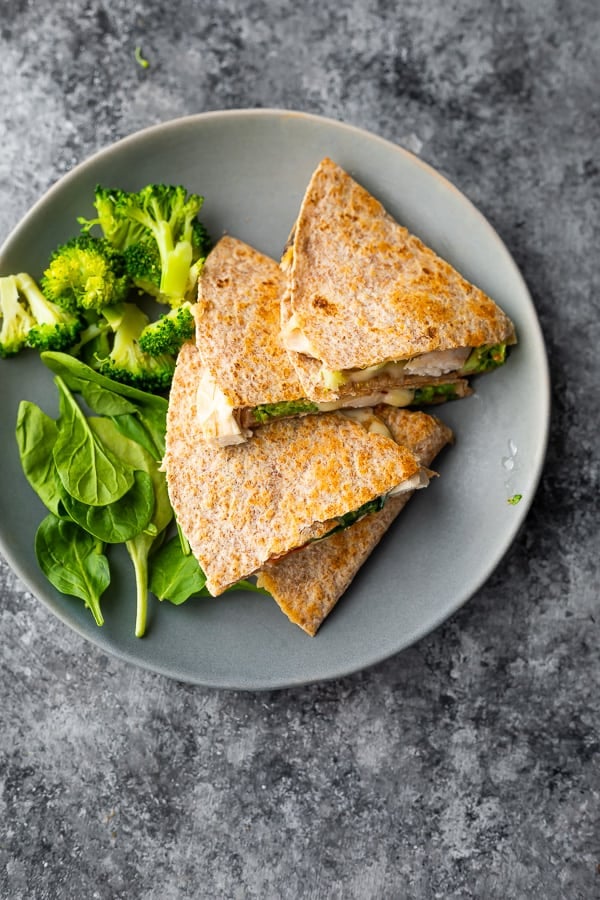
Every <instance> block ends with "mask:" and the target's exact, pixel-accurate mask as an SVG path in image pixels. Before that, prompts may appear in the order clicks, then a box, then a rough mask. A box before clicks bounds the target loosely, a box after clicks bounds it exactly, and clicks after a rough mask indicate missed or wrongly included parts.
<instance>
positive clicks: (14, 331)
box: [0, 275, 35, 358]
mask: <svg viewBox="0 0 600 900" xmlns="http://www.w3.org/2000/svg"><path fill="white" fill-rule="evenodd" d="M0 314H1V316H2V324H1V327H0V358H5V357H7V356H14V355H15V353H18V352H19V350H22V349H23V347H25V346H27V335H28V334H29V332H30V331H31V329H32V328H33V326H34V325H35V319H34V318H33V316H32V315H31V313H30V312H29V310H28V308H27V307H26V306H25V305H24V304H23V303H22V302H21V299H20V298H19V288H18V285H17V279H16V277H15V276H14V275H6V276H4V277H3V278H0Z"/></svg>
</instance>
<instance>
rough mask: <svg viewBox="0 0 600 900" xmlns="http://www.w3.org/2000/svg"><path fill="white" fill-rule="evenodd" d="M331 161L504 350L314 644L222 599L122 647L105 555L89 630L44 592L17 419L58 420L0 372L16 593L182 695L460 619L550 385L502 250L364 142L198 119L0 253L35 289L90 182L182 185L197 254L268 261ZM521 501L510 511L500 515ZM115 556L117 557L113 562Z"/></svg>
mask: <svg viewBox="0 0 600 900" xmlns="http://www.w3.org/2000/svg"><path fill="white" fill-rule="evenodd" d="M324 156H330V157H331V158H332V159H334V160H335V161H336V162H337V163H339V164H340V165H341V166H342V167H343V168H345V169H346V170H347V171H348V172H350V174H352V175H353V176H354V177H355V178H356V179H357V180H358V181H359V182H360V183H361V184H363V185H364V186H365V187H366V188H368V189H369V190H370V191H371V192H372V193H373V194H374V195H375V196H376V197H377V198H378V199H380V200H381V201H382V202H383V204H384V206H386V208H387V209H388V210H389V212H390V213H391V214H392V215H393V216H394V217H395V218H396V219H397V220H398V221H400V222H401V223H402V224H404V225H406V226H407V227H408V228H410V229H411V230H412V231H414V232H415V233H416V234H417V235H418V236H419V237H421V238H422V239H423V240H424V241H425V242H426V243H427V244H429V245H430V246H432V247H433V248H434V249H435V250H436V251H437V252H438V253H439V254H440V255H441V256H443V257H444V258H445V259H447V260H448V261H449V262H451V263H452V264H453V265H454V266H456V268H458V269H459V271H461V272H462V274H463V275H464V276H465V277H466V278H468V279H469V280H471V281H473V282H474V283H475V284H477V285H478V286H480V287H481V288H482V289H483V290H485V291H486V292H487V293H488V294H490V296H492V297H493V298H494V299H495V300H496V301H497V302H498V303H499V304H500V306H501V307H503V308H504V309H505V310H506V312H507V313H508V314H509V315H510V316H511V317H512V319H513V321H514V322H515V324H516V327H517V333H518V336H519V344H518V346H517V347H516V348H514V350H513V352H512V353H511V355H510V358H509V360H508V362H507V364H506V365H505V366H504V367H503V368H501V369H500V370H498V371H497V372H494V373H492V374H490V375H487V376H483V377H481V378H480V379H479V380H478V381H477V384H476V388H477V390H476V394H475V396H473V397H471V398H469V399H466V400H461V401H458V402H456V403H454V404H448V405H446V406H444V407H440V408H438V409H437V410H436V412H437V413H438V414H440V416H441V417H442V418H443V419H444V420H445V421H446V422H447V423H448V424H449V425H450V426H451V427H452V428H453V429H454V431H455V434H456V444H455V445H454V446H453V447H452V448H449V449H447V450H445V451H444V453H443V455H442V456H441V457H440V458H439V461H438V463H437V470H438V471H439V472H440V474H441V477H440V478H439V479H436V480H435V481H434V482H433V483H432V484H431V486H430V487H429V488H428V489H427V490H426V491H423V492H421V493H420V494H419V495H417V496H416V497H415V498H413V499H412V500H411V502H410V503H409V504H408V506H407V508H406V509H405V510H404V511H403V513H402V514H401V516H400V517H399V518H398V520H397V521H396V523H395V525H394V526H393V527H392V529H391V530H390V532H389V533H388V534H387V535H386V538H385V539H384V540H383V541H382V543H381V544H380V545H379V547H378V548H377V549H376V551H375V552H374V553H373V555H372V556H371V558H370V559H369V560H368V562H367V564H366V565H365V566H363V568H362V570H361V571H360V572H359V574H358V576H357V577H356V579H355V580H354V582H353V584H352V586H351V587H350V589H349V590H348V591H347V593H346V594H345V595H344V597H343V598H342V599H341V600H340V602H339V603H338V605H337V607H336V609H335V610H334V611H333V612H332V614H331V615H330V616H329V618H328V619H327V620H326V621H325V623H324V624H323V626H322V628H321V630H320V631H319V632H318V634H317V636H316V637H315V638H310V637H308V636H307V635H305V634H304V632H302V631H301V630H300V629H299V628H298V627H297V626H295V625H292V624H291V623H290V622H288V620H287V619H286V618H285V616H284V615H283V614H282V613H281V612H280V611H279V608H278V607H277V606H276V604H275V603H274V602H273V600H271V598H270V597H267V596H262V595H256V594H245V593H244V594H242V593H239V594H225V595H224V596H222V597H220V598H215V599H213V598H210V599H206V598H202V599H192V600H189V601H188V602H187V603H186V604H184V605H183V606H180V607H174V606H172V605H171V604H169V603H168V602H164V603H162V604H159V603H158V602H157V601H156V602H154V603H153V604H151V614H150V622H149V629H148V634H147V636H146V637H145V638H143V639H141V640H140V639H137V638H135V637H134V634H133V629H134V620H135V592H134V581H133V575H132V572H131V571H130V568H129V563H128V560H127V558H126V556H125V555H124V554H119V553H117V554H116V560H115V566H114V574H113V582H112V584H111V587H110V588H109V590H108V592H107V593H106V594H105V596H104V601H103V604H102V607H103V612H104V615H105V619H106V622H105V625H104V626H103V627H102V628H98V627H97V626H96V625H95V624H94V621H93V619H92V617H91V615H90V613H89V612H88V610H86V609H85V608H84V606H83V603H82V602H81V601H79V600H77V599H75V598H72V597H66V596H63V595H61V594H59V593H58V592H56V591H55V590H54V589H53V588H52V587H51V586H50V585H49V584H48V582H47V581H46V580H45V578H44V576H43V575H42V574H41V572H40V571H39V569H38V567H37V563H36V560H35V556H34V552H33V540H34V534H35V531H36V528H37V525H38V523H39V522H40V521H41V519H42V518H43V517H44V515H45V510H44V508H43V506H42V505H41V503H40V502H39V501H38V499H37V497H36V496H35V495H34V493H33V492H32V490H31V488H30V487H29V485H28V484H27V482H26V481H25V478H24V476H23V475H22V472H21V468H20V463H19V458H18V454H17V449H16V443H15V438H14V423H15V421H16V414H17V407H18V404H19V401H20V400H22V399H28V400H33V401H35V402H37V403H38V404H39V405H41V406H42V408H43V409H45V410H46V412H48V413H49V414H51V415H56V412H57V400H56V390H55V387H54V385H53V382H52V377H51V375H50V373H49V371H48V370H47V369H46V368H45V367H44V366H43V365H42V363H41V362H40V360H39V359H38V357H37V355H36V354H35V353H33V352H25V353H22V354H21V355H20V356H19V357H16V358H14V359H11V360H5V361H1V362H0V366H1V374H2V391H1V392H0V415H1V421H2V423H3V424H2V429H1V431H0V453H1V455H2V461H3V464H2V469H1V488H2V489H1V490H0V523H1V524H0V547H1V549H2V552H3V554H4V555H5V557H6V559H7V560H8V562H9V563H10V565H11V566H12V567H13V568H14V570H15V571H16V572H17V574H18V575H19V576H20V578H21V579H22V580H23V581H24V582H25V584H26V585H27V586H28V588H29V589H30V590H31V591H32V592H33V593H34V594H35V595H36V596H37V597H39V598H40V599H41V600H42V601H44V603H46V604H47V605H48V606H49V607H50V609H51V610H52V611H53V612H54V613H55V614H56V615H57V616H58V617H59V618H60V619H62V621H63V622H65V623H66V624H67V625H69V626H70V627H71V628H73V629H74V630H75V631H77V632H78V633H79V634H81V635H83V636H84V637H86V638H88V639H89V640H91V641H93V642H94V643H96V644H97V645H99V646H100V647H101V648H102V649H103V650H105V651H107V652H109V653H114V654H115V655H117V656H119V657H121V658H123V659H125V660H128V661H129V662H132V663H135V664H138V665H141V666H144V667H146V668H148V669H151V670H153V671H155V672H161V673H163V674H165V675H168V676H171V677H173V678H177V679H179V680H182V681H187V682H192V683H197V684H202V685H211V686H218V687H228V688H242V689H244V688H245V689H257V688H277V687H284V686H289V685H294V684H302V683H306V682H312V681H317V680H322V679H328V678H333V677H337V676H341V675H345V674H347V673H350V672H353V671H356V670H358V669H361V668H363V667H365V666H369V665H371V664H373V663H376V662H378V661H380V660H382V659H384V658H386V657H388V656H390V655H391V654H393V653H396V652H397V651H399V650H401V649H402V648H403V647H406V646H408V645H409V644H411V643H412V642H413V641H415V640H417V639H418V638H420V637H421V636H423V635H424V634H426V633H427V632H429V631H430V630H431V629H433V628H435V627H436V626H437V625H438V624H439V623H440V622H442V621H443V620H444V619H445V618H446V617H447V616H448V615H450V614H451V613H452V612H454V611H455V610H456V609H457V608H458V607H460V606H461V604H463V603H464V602H465V601H466V600H467V599H468V598H469V597H470V596H471V595H472V594H473V593H474V592H475V591H476V590H477V589H478V588H479V587H480V586H481V585H482V584H483V583H484V582H485V580H486V579H487V578H488V576H489V575H490V573H491V572H492V570H493V569H494V567H495V566H496V565H497V564H498V562H499V561H500V559H501V558H502V556H503V555H504V554H505V552H506V550H507V549H508V547H509V545H510V544H511V542H512V540H513V538H514V537H515V535H516V533H517V530H518V528H519V526H520V525H521V523H522V522H523V520H524V518H525V515H526V513H527V510H528V508H529V506H530V504H531V501H532V499H533V495H534V492H535V489H536V487H537V483H538V480H539V476H540V473H541V469H542V465H543V459H544V454H545V449H546V441H547V433H548V420H549V378H548V366H547V359H546V353H545V348H544V343H543V338H542V335H541V331H540V327H539V323H538V320H537V317H536V313H535V310H534V308H533V304H532V301H531V298H530V296H529V293H528V291H527V288H526V286H525V284H524V282H523V279H522V278H521V275H520V274H519V271H518V270H517V267H516V266H515V263H514V262H513V260H512V258H511V256H510V255H509V253H508V251H507V249H506V247H505V246H504V244H503V243H502V241H501V240H500V238H499V237H498V235H497V234H496V233H495V231H494V230H493V229H492V227H491V226H490V225H489V223H488V222H487V221H486V220H485V219H484V217H483V216H482V215H481V214H480V213H479V212H478V211H477V210H476V209H475V208H474V206H473V205H472V204H471V203H470V202H469V200H467V199H466V198H465V197H464V196H463V195H462V194H461V193H460V192H459V191H458V190H457V189H456V188H454V187H453V186H452V185H451V184H449V183H448V182H447V181H446V180H445V179H444V178H442V177H441V176H440V175H439V174H438V173H436V172H435V171H434V170H433V169H432V168H430V167H429V166H427V165H425V164H424V163H422V162H421V161H420V160H419V159H417V158H416V157H414V156H412V155H411V154H410V153H408V152H406V151H405V150H403V149H401V148H399V147H397V146H396V145H394V144H392V143H389V142H387V141H385V140H382V139H381V138H378V137H375V136H374V135H372V134H369V133H367V132H365V131H362V130H359V129H357V128H354V127H351V126H348V125H344V124H341V123H339V122H335V121H331V120H328V119H323V118H320V117H317V116H312V115H306V114H304V113H296V112H289V111H283V110H240V111H228V112H212V113H206V114H203V115H198V116H192V117H190V118H185V119H179V120H176V121H172V122H167V123H165V124H163V125H159V126H156V127H153V128H149V129H147V130H145V131H142V132H139V133H137V134H134V135H132V136H130V137H128V138H126V139H124V140H121V141H119V142H118V143H117V144H115V145H114V146H112V147H109V148H108V149H106V150H103V151H102V152H100V153H97V154H96V155H95V156H93V157H92V158H91V159H89V160H87V161H86V162H84V163H82V164H81V165H79V166H78V167H77V168H75V169H74V170H73V171H71V172H69V174H68V175H66V176H65V177H63V178H62V179H61V180H60V181H59V182H58V183H57V184H56V185H54V187H53V188H52V189H51V190H50V191H48V193H47V194H46V195H45V196H44V197H43V198H42V199H41V200H40V201H39V202H38V203H37V204H36V205H35V206H34V207H33V209H32V210H31V211H30V212H29V213H28V215H27V216H26V217H25V218H24V220H23V221H22V222H21V224H20V225H19V226H18V227H17V228H16V229H15V231H14V232H13V234H12V235H11V236H10V238H9V239H8V240H7V241H6V243H5V245H4V246H3V248H2V250H1V251H0V274H8V273H16V272H19V271H28V272H29V273H30V274H32V275H33V276H34V277H39V275H40V274H41V272H42V271H43V268H44V266H45V263H46V261H47V259H48V256H49V254H50V252H51V251H52V250H53V249H54V248H55V247H56V246H57V245H58V244H60V243H62V242H63V241H65V240H66V239H68V238H69V237H71V236H72V235H74V234H76V233H77V232H78V225H77V216H81V215H83V216H86V217H92V216H93V214H94V209H93V195H94V187H95V185H96V184H97V183H101V184H105V185H108V186H118V187H122V188H125V189H138V188H140V187H142V186H143V185H145V184H148V183H150V182H165V183H179V184H184V185H185V186H186V187H187V188H188V190H190V191H197V192H198V193H201V194H203V195H204V196H205V198H206V200H205V205H204V209H203V213H202V218H203V221H204V222H205V223H206V225H207V226H208V228H209V231H210V233H211V235H212V236H213V238H217V237H218V236H219V235H220V234H221V233H223V232H229V233H231V234H233V235H235V236H237V237H239V238H242V239H243V240H245V241H247V242H248V243H250V244H252V245H254V246H255V247H256V248H257V249H259V250H261V251H263V252H265V253H268V254H270V255H271V256H273V257H275V258H278V257H279V255H280V253H281V251H282V248H283V246H284V243H285V240H286V238H287V235H288V234H289V231H290V228H291V226H292V224H293V222H294V220H295V217H296V214H297V211H298V208H299V204H300V201H301V199H302V196H303V193H304V190H305V187H306V185H307V183H308V180H309V178H310V175H311V173H312V171H313V169H314V168H315V167H316V165H317V163H318V162H319V161H320V160H321V159H322V157H324ZM517 493H519V494H522V495H523V496H522V500H521V501H520V503H518V504H517V505H511V504H510V503H508V498H509V497H511V496H513V495H514V494H517ZM118 549H119V551H120V549H121V548H118Z"/></svg>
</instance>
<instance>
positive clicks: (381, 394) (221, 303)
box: [194, 236, 469, 446]
mask: <svg viewBox="0 0 600 900" xmlns="http://www.w3.org/2000/svg"><path fill="white" fill-rule="evenodd" d="M285 283H286V282H285V277H284V275H283V273H282V271H281V269H280V267H279V265H278V264H277V263H276V262H275V261H274V260H272V259H270V258H269V257H268V256H265V255H264V254H262V253H259V252H258V250H255V249H254V248H253V247H250V246H248V244H245V243H243V242H242V241H240V240H237V239H236V238H234V237H230V236H225V237H223V238H221V240H220V241H219V242H218V243H217V244H216V246H215V247H214V248H213V250H212V251H211V253H210V254H209V255H208V257H207V259H206V262H205V264H204V268H203V270H202V274H201V276H200V278H199V282H198V302H197V304H195V307H194V315H195V318H196V344H197V347H198V351H199V353H200V356H201V359H202V372H201V376H200V380H199V385H198V415H199V416H200V421H201V430H202V434H203V436H204V438H205V439H206V440H208V441H210V442H211V443H213V444H215V445H217V446H226V445H229V444H237V443H243V442H244V441H245V440H246V439H247V438H248V437H250V435H251V433H252V429H253V428H256V427H257V426H259V425H263V424H265V423H266V422H269V421H272V420H273V419H276V418H283V417H288V416H298V415H306V414H308V413H317V412H331V411H332V410H334V409H339V408H340V407H343V406H373V405H375V404H376V403H388V404H391V405H394V406H409V405H418V404H421V403H436V402H442V401H444V400H446V399H449V398H450V397H452V398H454V397H461V396H465V394H466V393H468V392H469V389H468V386H467V382H466V381H464V380H462V381H461V380H460V379H454V381H450V382H448V383H446V384H443V385H440V386H436V387H432V386H430V385H428V384H425V385H421V384H420V382H419V380H418V379H417V380H416V381H415V384H414V386H411V387H410V388H407V387H403V388H401V389H399V388H396V389H394V388H393V387H390V386H382V387H381V388H380V389H377V390H373V389H372V387H371V386H370V385H365V384H361V383H359V382H357V383H355V384H354V385H353V386H352V388H351V390H348V391H346V392H345V394H344V398H343V400H335V399H334V400H331V399H329V400H328V401H323V402H321V401H316V402H315V401H313V400H309V399H308V398H307V397H306V394H305V392H304V388H303V387H302V385H301V383H300V381H299V380H298V376H297V374H296V371H295V369H294V367H293V365H292V363H291V361H290V359H289V356H288V354H287V352H286V350H285V348H284V347H283V344H282V343H281V335H280V305H281V301H282V297H283V293H284V288H285Z"/></svg>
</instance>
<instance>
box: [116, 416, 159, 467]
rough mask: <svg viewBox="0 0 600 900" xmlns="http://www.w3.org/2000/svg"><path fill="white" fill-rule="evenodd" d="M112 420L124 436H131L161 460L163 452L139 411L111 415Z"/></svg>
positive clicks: (156, 458)
mask: <svg viewBox="0 0 600 900" xmlns="http://www.w3.org/2000/svg"><path fill="white" fill-rule="evenodd" d="M111 420H112V421H113V423H114V424H115V426H116V428H117V429H118V430H119V431H120V432H121V434H122V435H124V437H127V438H131V440H132V441H135V442H136V444H139V445H140V446H141V447H143V448H144V450H147V451H148V453H149V454H150V456H151V457H152V459H154V460H156V461H157V462H161V460H162V455H163V454H162V453H161V451H160V448H159V447H157V446H156V442H155V440H154V439H153V438H152V435H151V433H150V432H149V431H148V429H147V427H146V426H145V425H144V423H143V421H142V419H140V417H139V416H138V415H137V413H130V414H128V415H119V416H111Z"/></svg>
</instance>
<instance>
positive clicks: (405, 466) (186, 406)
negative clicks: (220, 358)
mask: <svg viewBox="0 0 600 900" xmlns="http://www.w3.org/2000/svg"><path fill="white" fill-rule="evenodd" d="M201 370H202V361H201V359H200V355H199V353H198V350H197V348H196V347H195V346H194V344H192V343H188V344H184V345H183V347H182V348H181V350H180V352H179V356H178V360H177V366H176V369H175V375H174V378H173V384H172V387H171V394H170V399H169V409H168V414H167V433H166V451H165V456H164V460H163V467H164V469H165V471H166V475H167V485H168V490H169V497H170V500H171V504H172V506H173V509H174V511H175V515H176V517H177V521H178V524H179V526H180V528H181V530H182V532H183V534H184V535H185V537H186V538H187V540H188V542H189V544H190V547H191V550H192V552H193V554H194V556H195V557H196V558H197V560H198V562H199V563H200V566H201V567H202V569H203V571H204V573H205V575H206V587H207V588H208V590H209V591H210V593H211V594H213V595H217V594H220V593H222V592H223V591H224V590H226V588H227V587H229V586H230V585H231V584H233V583H235V582H236V581H239V580H240V579H242V578H246V577H247V576H248V575H251V574H252V573H254V572H256V571H257V570H258V569H259V568H260V567H261V566H263V565H264V564H265V563H266V562H269V561H270V560H273V559H276V558H279V557H282V556H283V555H285V554H286V553H288V552H289V551H291V550H294V549H296V548H298V547H302V546H304V545H305V544H307V543H309V542H311V541H315V540H319V539H320V538H323V537H325V536H326V535H328V534H331V533H333V532H334V531H335V530H337V529H339V528H341V527H344V526H346V525H349V524H351V523H352V522H354V521H356V520H358V519H359V518H360V517H361V516H363V515H366V514H367V513H368V512H369V511H371V510H373V509H375V508H377V509H378V508H382V507H383V505H384V504H385V502H386V501H387V500H388V498H389V497H391V496H394V495H397V494H398V493H401V492H403V491H407V490H413V489H416V488H421V487H424V486H426V485H427V483H428V480H429V477H430V475H432V474H433V473H431V472H429V471H428V470H427V469H426V468H424V467H423V466H421V464H420V463H419V461H418V460H417V459H416V457H415V456H414V455H413V454H412V453H411V452H410V451H409V450H407V449H406V448H404V447H400V446H399V445H398V444H397V443H396V442H395V441H394V440H393V438H392V437H390V436H388V435H387V434H382V433H381V430H382V429H383V427H384V426H383V424H382V423H380V427H379V429H377V428H371V429H369V430H367V428H366V427H364V426H363V425H361V424H360V423H359V422H356V421H353V420H352V419H350V418H347V417H346V416H344V415H342V414H341V413H323V414H322V415H319V416H306V417H301V418H295V419H280V420H275V421H274V422H271V423H270V424H267V425H265V426H263V427H262V428H260V429H258V430H257V432H256V433H255V435H254V438H253V440H252V441H248V443H246V444H242V445H235V446H229V447H212V446H210V445H209V444H208V443H207V442H206V441H203V440H202V435H201V431H200V426H199V424H198V419H197V397H198V390H197V385H198V380H199V378H200V373H201ZM377 431H379V433H377Z"/></svg>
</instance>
